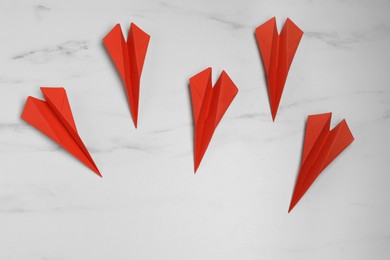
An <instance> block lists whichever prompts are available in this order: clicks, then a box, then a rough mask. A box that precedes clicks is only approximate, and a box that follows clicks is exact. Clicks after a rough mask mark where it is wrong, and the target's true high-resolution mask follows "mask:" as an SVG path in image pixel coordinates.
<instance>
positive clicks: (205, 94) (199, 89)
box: [190, 68, 238, 172]
mask: <svg viewBox="0 0 390 260" xmlns="http://www.w3.org/2000/svg"><path fill="white" fill-rule="evenodd" d="M190 89H191V99H192V111H193V116H194V122H195V151H194V163H195V165H194V172H196V170H197V169H198V167H199V165H200V162H201V161H202V158H203V156H204V154H205V152H206V149H207V147H208V145H209V143H210V141H211V138H212V136H213V134H214V131H215V129H216V128H217V125H218V123H219V122H220V121H221V119H222V117H223V115H224V113H225V112H226V110H227V109H228V107H229V106H230V104H231V102H232V101H233V99H234V97H235V96H236V94H237V92H238V89H237V87H236V85H234V83H233V81H232V80H231V79H230V78H229V76H228V74H227V73H226V72H225V71H222V73H221V75H220V77H219V79H218V80H217V83H216V84H215V86H214V88H213V87H212V82H211V68H207V69H205V70H204V71H202V72H200V73H198V74H196V75H195V76H193V77H192V78H190Z"/></svg>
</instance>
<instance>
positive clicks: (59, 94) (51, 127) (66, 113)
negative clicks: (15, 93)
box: [22, 88, 102, 177]
mask: <svg viewBox="0 0 390 260" xmlns="http://www.w3.org/2000/svg"><path fill="white" fill-rule="evenodd" d="M41 91H42V93H43V95H44V97H45V99H46V101H43V100H39V99H36V98H34V97H28V98H27V101H26V104H25V106H24V110H23V113H22V119H23V120H25V121H26V122H27V123H29V124H30V125H32V126H34V127H35V128H37V129H38V130H39V131H41V132H42V133H44V134H45V135H47V136H48V137H50V138H51V139H53V140H54V141H55V142H56V143H57V144H59V145H60V146H62V147H63V148H64V149H65V150H67V151H68V152H69V153H71V154H72V155H73V156H74V157H76V158H77V159H79V160H80V161H81V162H82V163H84V164H85V165H86V166H88V167H89V168H90V169H91V170H92V171H94V172H95V173H96V174H97V175H99V176H100V177H102V175H101V174H100V172H99V170H98V168H97V166H96V164H95V163H94V161H93V159H92V157H91V155H90V154H89V153H88V150H87V148H86V147H85V145H84V144H83V142H82V141H81V138H80V136H79V134H78V133H77V128H76V124H75V122H74V119H73V115H72V110H71V109H70V105H69V101H68V97H67V95H66V92H65V89H64V88H41Z"/></svg>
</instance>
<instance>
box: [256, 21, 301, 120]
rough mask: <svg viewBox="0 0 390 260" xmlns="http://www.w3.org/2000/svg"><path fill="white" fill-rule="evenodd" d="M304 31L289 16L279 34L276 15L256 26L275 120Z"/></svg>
mask: <svg viewBox="0 0 390 260" xmlns="http://www.w3.org/2000/svg"><path fill="white" fill-rule="evenodd" d="M302 35H303V32H302V31H301V29H299V28H298V27H297V26H296V25H295V24H294V23H293V22H292V21H291V20H290V19H288V18H287V20H286V23H285V24H284V26H283V29H282V31H281V33H280V35H278V31H277V28H276V19H275V17H274V18H272V19H270V20H269V21H267V22H266V23H264V24H262V25H260V26H259V27H257V28H256V39H257V44H258V46H259V49H260V53H261V57H262V59H263V64H264V67H265V72H266V75H267V85H268V96H269V101H270V105H271V113H272V120H275V117H276V113H277V111H278V107H279V103H280V99H281V98H282V93H283V89H284V85H285V83H286V79H287V74H288V71H289V69H290V66H291V63H292V60H293V58H294V55H295V52H296V50H297V48H298V45H299V42H300V40H301V38H302Z"/></svg>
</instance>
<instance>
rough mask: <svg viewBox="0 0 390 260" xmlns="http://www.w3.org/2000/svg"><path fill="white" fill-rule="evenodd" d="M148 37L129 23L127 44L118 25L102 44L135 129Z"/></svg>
mask: <svg viewBox="0 0 390 260" xmlns="http://www.w3.org/2000/svg"><path fill="white" fill-rule="evenodd" d="M149 39H150V36H149V35H148V34H147V33H145V32H144V31H142V30H141V29H140V28H139V27H137V26H136V25H135V24H133V23H131V25H130V30H129V34H128V37H127V42H126V41H125V39H124V37H123V34H122V29H121V26H120V25H119V24H117V25H115V27H114V28H113V29H112V30H111V32H109V33H108V34H107V35H106V37H104V39H103V42H104V45H105V46H106V48H107V50H108V53H109V54H110V56H111V59H112V60H113V62H114V64H115V66H116V68H117V70H118V72H119V74H120V76H121V78H122V81H123V83H124V84H125V86H126V92H127V99H128V102H129V106H130V111H131V115H132V117H133V121H134V125H135V127H136V128H137V122H138V104H139V93H140V81H141V74H142V69H143V66H144V61H145V56H146V51H147V49H148V45H149Z"/></svg>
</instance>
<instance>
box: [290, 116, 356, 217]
mask: <svg viewBox="0 0 390 260" xmlns="http://www.w3.org/2000/svg"><path fill="white" fill-rule="evenodd" d="M331 117H332V113H325V114H318V115H310V116H309V117H308V118H307V122H306V133H305V143H304V147H303V154H302V162H301V167H300V170H299V174H298V179H297V182H296V184H295V189H294V193H293V196H292V199H291V203H290V208H289V210H288V212H290V211H291V210H292V209H293V208H294V207H295V205H296V204H297V203H298V201H299V200H300V199H301V198H302V196H303V195H304V194H305V192H306V191H307V190H308V189H309V188H310V186H311V185H312V184H313V182H314V181H315V180H316V178H317V177H318V176H319V175H320V173H321V172H322V171H323V170H324V169H325V168H326V167H327V166H328V165H329V164H330V163H331V162H332V161H333V160H334V159H335V158H336V157H337V156H338V155H339V154H340V153H341V152H342V151H343V150H344V149H345V148H347V147H348V146H349V145H350V144H351V143H352V142H353V141H354V137H353V136H352V133H351V131H350V130H349V127H348V125H347V122H346V121H345V119H343V120H342V121H341V122H340V123H339V124H338V125H337V126H336V127H335V128H333V129H332V130H331V131H330V119H331Z"/></svg>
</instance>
